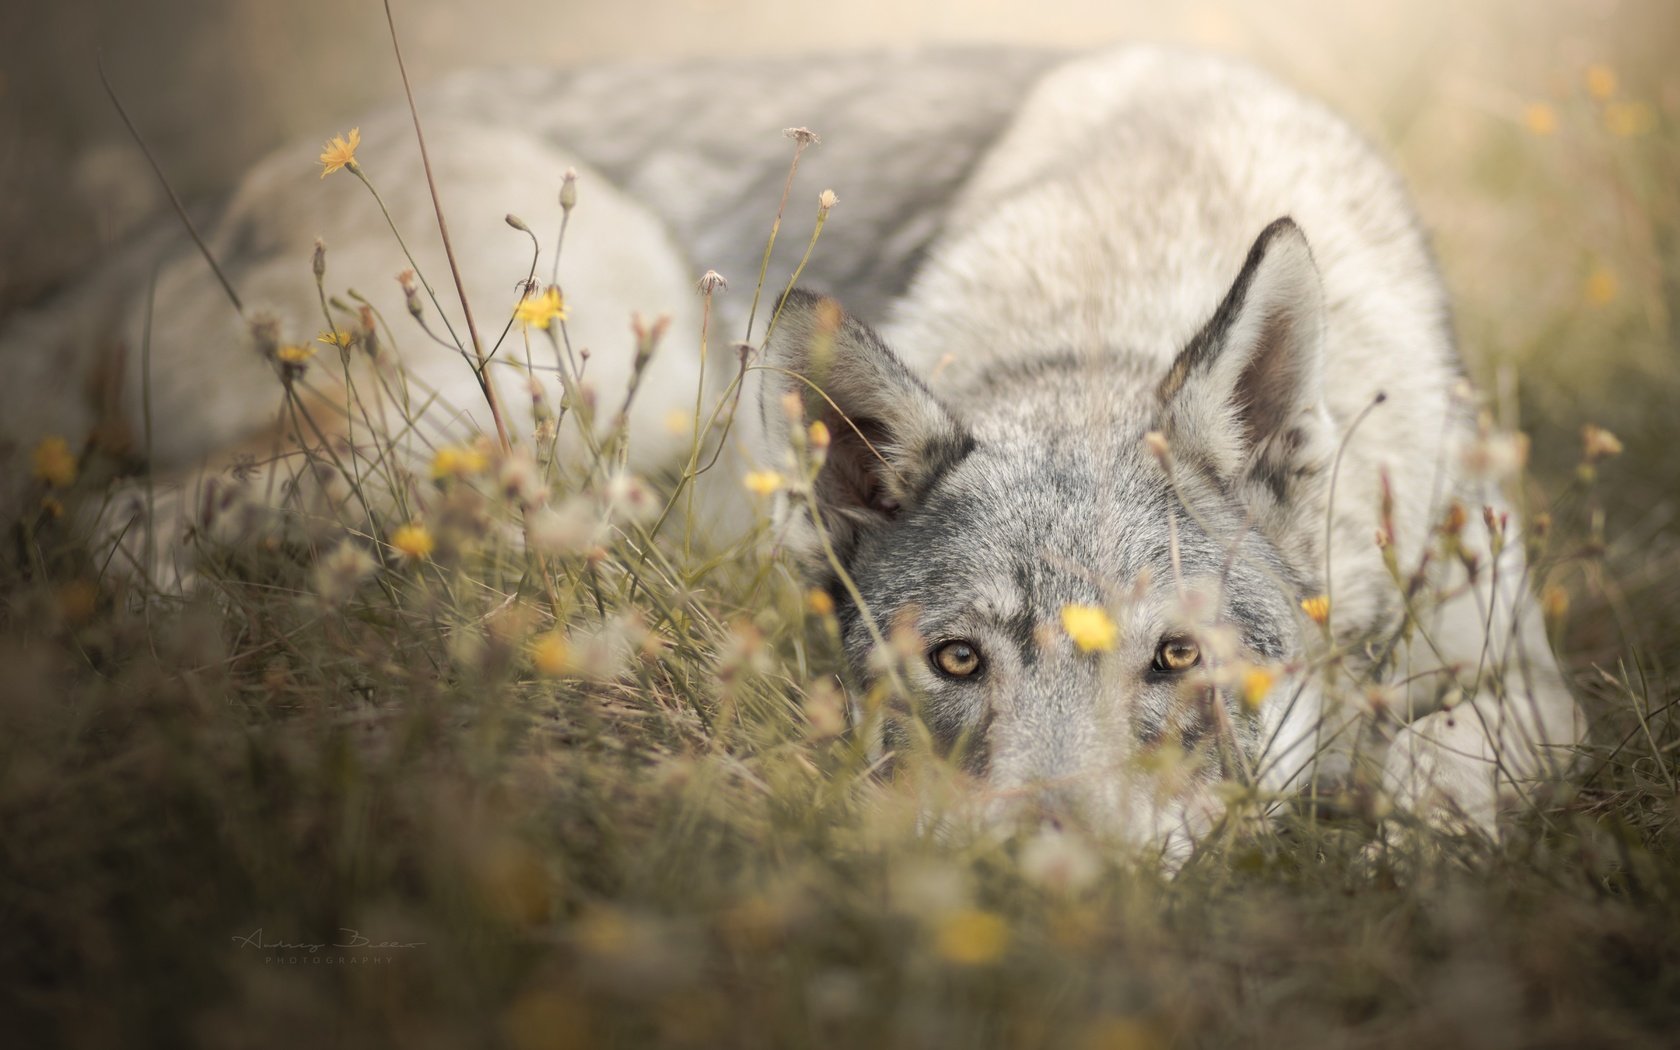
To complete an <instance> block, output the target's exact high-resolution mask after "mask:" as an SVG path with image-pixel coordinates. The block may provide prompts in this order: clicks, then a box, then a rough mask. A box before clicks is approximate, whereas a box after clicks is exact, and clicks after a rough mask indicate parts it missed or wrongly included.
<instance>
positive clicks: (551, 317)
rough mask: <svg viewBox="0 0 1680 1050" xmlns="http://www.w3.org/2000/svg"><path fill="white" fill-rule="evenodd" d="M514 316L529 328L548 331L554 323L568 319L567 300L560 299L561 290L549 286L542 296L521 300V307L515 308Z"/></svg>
mask: <svg viewBox="0 0 1680 1050" xmlns="http://www.w3.org/2000/svg"><path fill="white" fill-rule="evenodd" d="M513 316H514V319H515V320H517V321H518V322H519V323H520V324H523V325H525V326H526V327H528V328H543V329H546V328H548V326H549V325H550V324H551V323H553V322H554V321H556V320H560V321H564V320H565V319H566V300H564V299H562V298H561V297H560V289H558V288H556V287H554V286H553V285H549V286H548V290H547V291H545V292H543V293H542V294H541V295H532V296H527V297H526V298H524V299H521V300H519V305H518V306H516V307H514V308H513Z"/></svg>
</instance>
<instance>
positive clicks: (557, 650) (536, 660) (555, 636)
mask: <svg viewBox="0 0 1680 1050" xmlns="http://www.w3.org/2000/svg"><path fill="white" fill-rule="evenodd" d="M531 663H532V665H533V666H535V667H536V669H537V670H538V671H541V672H542V673H543V674H546V675H563V674H565V673H566V672H567V671H569V670H571V667H572V649H571V646H570V645H568V644H567V642H566V633H565V632H564V631H547V632H544V633H543V634H540V635H538V636H537V638H536V640H535V641H534V642H532V643H531Z"/></svg>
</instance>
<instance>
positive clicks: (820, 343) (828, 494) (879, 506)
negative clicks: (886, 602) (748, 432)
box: [759, 289, 973, 565]
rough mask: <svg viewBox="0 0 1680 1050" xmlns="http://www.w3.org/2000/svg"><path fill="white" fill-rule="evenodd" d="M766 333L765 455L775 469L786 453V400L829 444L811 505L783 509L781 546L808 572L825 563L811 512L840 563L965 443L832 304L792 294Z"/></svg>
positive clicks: (907, 374)
mask: <svg viewBox="0 0 1680 1050" xmlns="http://www.w3.org/2000/svg"><path fill="white" fill-rule="evenodd" d="M774 324H775V328H774V329H773V330H772V332H771V335H770V342H769V349H768V352H767V354H766V357H765V367H766V369H767V371H766V378H765V380H764V384H763V386H762V387H761V394H760V397H759V412H760V413H761V417H762V420H763V424H764V426H763V433H764V434H765V435H766V438H767V444H768V448H767V450H766V454H767V455H768V456H771V457H774V458H775V459H776V460H780V459H782V458H784V457H785V456H786V455H787V450H789V449H791V448H792V445H793V440H792V438H793V435H792V434H791V433H790V427H791V425H792V420H791V419H790V412H789V407H790V401H789V395H790V394H791V395H794V398H795V399H796V400H795V401H793V402H791V404H794V405H797V406H799V407H800V408H801V409H802V411H803V417H802V419H803V421H809V422H815V421H821V422H822V424H823V425H824V426H825V427H826V428H827V430H828V434H829V440H830V444H829V448H828V452H827V456H826V458H825V461H824V463H823V467H822V470H821V471H820V472H819V473H818V474H817V478H816V482H815V484H814V485H813V500H812V502H814V504H815V506H814V508H806V507H799V506H795V507H793V508H792V511H793V518H792V520H790V521H789V523H788V525H789V527H788V531H787V543H788V546H789V547H790V548H791V549H792V550H794V552H795V553H796V554H799V555H800V556H801V557H803V558H805V559H807V560H808V561H810V562H812V563H814V564H816V565H822V563H823V562H824V561H825V560H826V558H825V555H824V554H823V552H822V546H821V542H820V540H819V538H818V536H817V534H816V532H815V531H814V529H813V523H812V521H811V517H810V510H812V509H814V510H815V511H816V513H817V514H819V515H820V520H821V524H822V527H823V528H824V530H826V532H827V533H828V536H829V539H830V541H831V542H832V543H833V545H834V548H835V552H836V553H837V555H838V556H839V557H840V559H841V561H842V563H844V562H845V561H847V560H849V558H850V556H851V552H852V551H853V550H854V549H855V548H856V546H857V543H858V541H859V540H860V539H861V538H862V536H863V535H864V534H865V533H866V532H868V531H869V530H871V529H875V528H880V527H882V526H885V525H887V524H889V523H890V522H892V521H893V520H894V519H896V518H897V517H898V516H899V515H900V514H901V513H903V512H904V510H905V509H906V508H907V507H909V506H910V505H912V504H913V503H914V502H915V501H916V499H918V498H919V497H920V496H921V495H922V494H923V493H924V492H925V490H926V487H927V485H928V484H929V483H930V482H931V481H932V480H933V479H934V478H935V477H936V476H937V475H938V474H939V473H940V472H941V471H943V470H944V469H945V468H946V467H948V466H950V465H951V464H952V463H954V462H956V461H957V460H959V459H961V458H962V457H963V456H964V455H965V454H966V453H967V451H968V449H969V448H970V447H972V444H973V442H972V439H971V438H970V437H969V434H968V432H967V431H966V430H965V429H964V428H963V427H962V425H961V424H959V423H958V422H957V421H956V419H955V418H953V417H952V416H951V414H950V413H949V412H947V411H946V409H945V407H944V406H943V405H941V404H940V403H939V402H938V400H937V399H935V398H934V396H933V395H932V394H931V393H929V392H928V389H927V387H926V386H924V385H923V384H922V382H921V380H920V379H918V378H916V376H915V375H914V374H913V373H912V372H911V371H910V369H909V368H908V367H906V366H905V364H904V362H902V361H900V360H899V359H898V356H897V355H896V354H894V353H893V352H892V350H890V349H888V347H887V345H886V343H884V342H882V341H881V337H880V336H878V335H876V334H875V332H874V331H872V330H871V329H870V328H869V327H867V326H866V325H864V324H862V323H861V322H859V321H857V320H855V319H853V318H851V317H848V316H847V315H846V313H845V311H844V310H842V309H841V307H840V304H839V303H837V302H835V301H834V300H833V299H829V298H826V297H823V296H820V295H816V294H813V293H811V292H807V291H804V290H802V289H794V290H793V291H791V292H789V293H788V294H787V295H786V296H785V297H784V298H783V300H782V302H781V304H780V305H779V306H778V308H777V312H776V314H775V321H774Z"/></svg>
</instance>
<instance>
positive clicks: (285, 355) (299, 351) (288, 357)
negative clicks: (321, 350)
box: [274, 343, 315, 365]
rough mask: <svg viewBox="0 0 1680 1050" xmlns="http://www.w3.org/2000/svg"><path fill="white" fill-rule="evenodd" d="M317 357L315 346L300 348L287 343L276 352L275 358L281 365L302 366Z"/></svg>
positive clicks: (294, 344)
mask: <svg viewBox="0 0 1680 1050" xmlns="http://www.w3.org/2000/svg"><path fill="white" fill-rule="evenodd" d="M314 356H315V348H314V347H313V346H299V345H297V344H296V343H285V344H283V345H281V346H280V347H279V348H278V349H276V350H275V351H274V357H275V359H276V360H278V361H279V362H280V363H281V364H287V365H301V364H305V363H307V362H308V361H309V359H310V358H311V357H314Z"/></svg>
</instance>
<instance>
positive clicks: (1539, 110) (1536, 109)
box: [1523, 102, 1558, 135]
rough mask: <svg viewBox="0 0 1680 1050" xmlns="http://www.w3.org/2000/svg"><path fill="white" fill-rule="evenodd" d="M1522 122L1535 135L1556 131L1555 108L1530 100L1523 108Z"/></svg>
mask: <svg viewBox="0 0 1680 1050" xmlns="http://www.w3.org/2000/svg"><path fill="white" fill-rule="evenodd" d="M1523 124H1524V126H1526V127H1527V128H1528V130H1529V131H1532V132H1533V133H1534V134H1536V135H1550V134H1552V133H1553V132H1555V131H1557V126H1558V118H1557V110H1555V109H1553V108H1552V107H1551V106H1548V105H1547V104H1546V103H1544V102H1530V103H1529V104H1528V105H1527V106H1526V107H1525V108H1524V109H1523Z"/></svg>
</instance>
